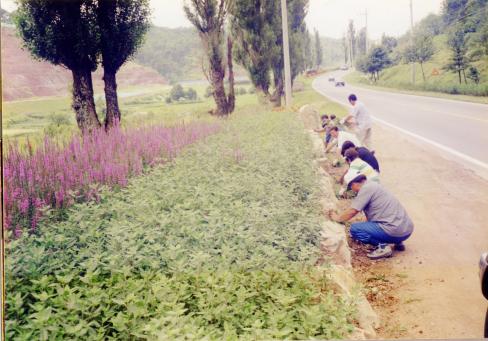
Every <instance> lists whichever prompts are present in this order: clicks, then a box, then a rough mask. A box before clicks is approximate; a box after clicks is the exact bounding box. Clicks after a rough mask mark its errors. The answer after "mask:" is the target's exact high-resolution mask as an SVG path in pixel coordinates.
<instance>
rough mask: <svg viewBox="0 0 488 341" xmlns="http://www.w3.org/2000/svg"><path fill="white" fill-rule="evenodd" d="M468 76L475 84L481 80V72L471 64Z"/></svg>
mask: <svg viewBox="0 0 488 341" xmlns="http://www.w3.org/2000/svg"><path fill="white" fill-rule="evenodd" d="M468 78H469V79H471V80H472V81H473V82H474V83H475V84H479V82H480V72H479V71H478V69H477V68H475V67H474V66H470V67H469V70H468Z"/></svg>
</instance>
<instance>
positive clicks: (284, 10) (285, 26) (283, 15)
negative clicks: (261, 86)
mask: <svg viewBox="0 0 488 341" xmlns="http://www.w3.org/2000/svg"><path fill="white" fill-rule="evenodd" d="M281 23H282V27H283V55H284V62H285V103H286V107H287V108H290V107H291V70H290V69H291V68H290V43H289V42H288V9H287V7H286V0H281Z"/></svg>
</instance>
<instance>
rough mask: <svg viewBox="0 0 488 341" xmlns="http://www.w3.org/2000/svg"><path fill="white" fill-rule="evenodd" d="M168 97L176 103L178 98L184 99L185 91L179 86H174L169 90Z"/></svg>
mask: <svg viewBox="0 0 488 341" xmlns="http://www.w3.org/2000/svg"><path fill="white" fill-rule="evenodd" d="M169 96H170V98H171V99H172V100H173V101H178V100H180V98H185V90H183V87H182V86H181V85H180V84H176V85H174V86H173V87H172V88H171V91H170V92H169Z"/></svg>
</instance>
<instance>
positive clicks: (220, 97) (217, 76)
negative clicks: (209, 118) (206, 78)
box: [210, 67, 228, 116]
mask: <svg viewBox="0 0 488 341" xmlns="http://www.w3.org/2000/svg"><path fill="white" fill-rule="evenodd" d="M210 69H211V70H210V80H211V82H212V86H213V88H214V91H213V97H214V100H215V104H217V108H216V109H215V111H214V114H215V115H217V116H225V115H227V114H228V109H227V97H226V95H225V87H224V74H225V73H224V70H223V68H222V67H211V68H210Z"/></svg>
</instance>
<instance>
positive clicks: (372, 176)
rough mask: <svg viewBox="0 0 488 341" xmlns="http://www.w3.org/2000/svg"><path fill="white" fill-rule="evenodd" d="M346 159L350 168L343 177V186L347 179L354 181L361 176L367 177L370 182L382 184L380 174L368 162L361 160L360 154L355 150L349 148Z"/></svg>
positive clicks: (341, 181)
mask: <svg viewBox="0 0 488 341" xmlns="http://www.w3.org/2000/svg"><path fill="white" fill-rule="evenodd" d="M344 158H345V160H346V162H347V164H348V165H349V167H348V169H347V170H346V171H345V173H344V174H343V175H342V177H341V180H340V183H341V184H343V183H344V179H345V178H346V177H348V178H349V179H352V178H355V177H356V176H359V175H364V176H366V179H368V180H371V181H376V182H380V174H379V173H378V172H377V171H376V170H375V169H374V168H373V167H371V165H370V164H368V163H367V162H366V161H364V160H361V158H360V157H359V153H358V152H357V151H356V149H355V148H349V149H348V150H346V152H345V154H344ZM346 185H347V184H346Z"/></svg>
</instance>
